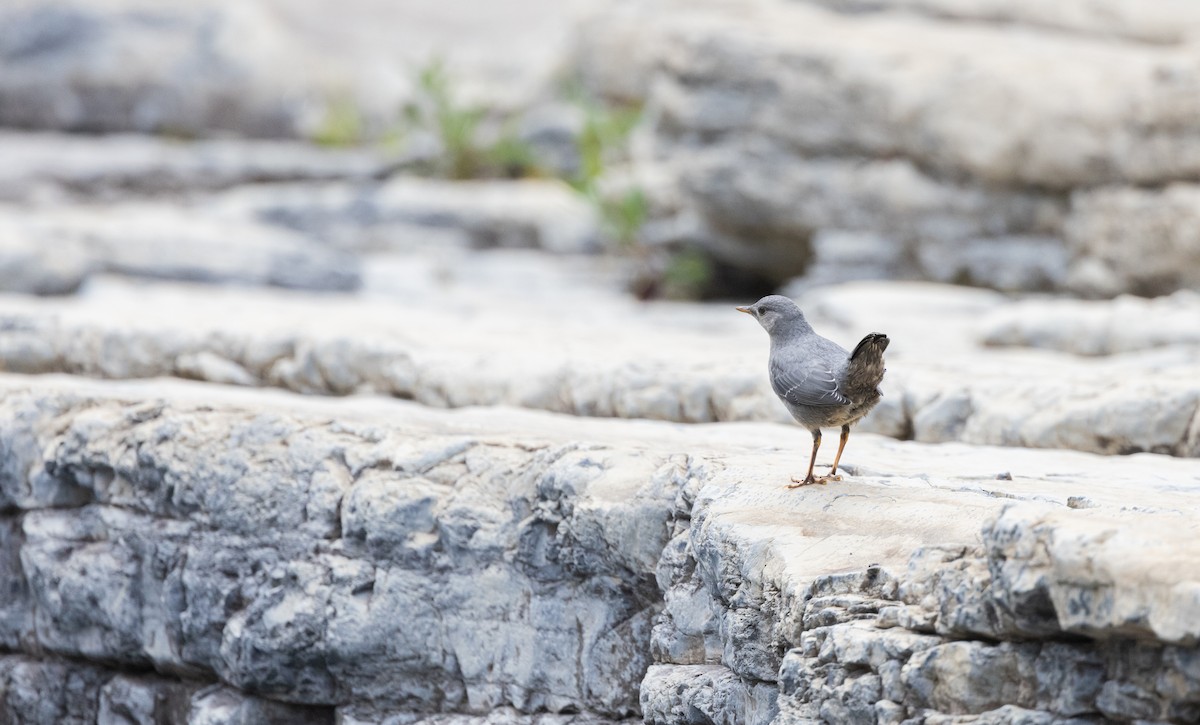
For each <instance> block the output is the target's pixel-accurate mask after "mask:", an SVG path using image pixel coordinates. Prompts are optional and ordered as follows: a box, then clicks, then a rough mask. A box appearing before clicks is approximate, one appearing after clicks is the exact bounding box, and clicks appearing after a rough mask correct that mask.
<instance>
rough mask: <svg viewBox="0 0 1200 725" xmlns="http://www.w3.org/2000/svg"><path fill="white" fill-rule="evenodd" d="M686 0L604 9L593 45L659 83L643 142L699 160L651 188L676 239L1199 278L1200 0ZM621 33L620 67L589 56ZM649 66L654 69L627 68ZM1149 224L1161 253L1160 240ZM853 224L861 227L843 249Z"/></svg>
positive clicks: (1123, 284) (611, 89) (933, 263)
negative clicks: (1198, 42) (1149, 254)
mask: <svg viewBox="0 0 1200 725" xmlns="http://www.w3.org/2000/svg"><path fill="white" fill-rule="evenodd" d="M821 5H824V6H827V7H829V8H834V9H837V10H843V11H846V12H843V13H837V12H829V11H828V10H826V9H824V8H821V7H818V6H821ZM670 7H671V6H670V4H668V6H665V7H664V6H663V5H662V4H655V3H644V4H641V5H638V4H634V5H633V6H632V7H623V8H622V9H620V10H614V11H611V12H609V13H607V14H605V15H602V16H600V17H599V18H598V19H596V20H595V21H593V23H592V24H591V25H589V26H588V33H587V34H586V37H587V39H588V40H587V41H585V44H584V48H583V49H582V50H581V51H580V60H579V63H580V65H581V66H583V68H584V71H585V72H584V77H585V78H587V79H589V82H590V83H592V84H593V87H595V88H596V89H597V90H598V91H599V92H600V93H602V94H607V95H609V96H611V97H614V98H624V97H628V96H629V95H631V94H635V95H637V96H638V97H641V98H645V99H646V102H647V109H648V110H647V117H648V123H647V124H646V126H645V127H644V129H643V130H642V131H641V132H640V137H639V139H638V142H637V144H636V148H637V149H638V154H637V157H636V162H637V163H638V164H639V165H640V166H642V167H649V168H650V169H651V171H650V172H648V174H643V176H646V175H649V176H652V177H654V178H666V179H676V180H678V185H677V186H678V188H668V189H665V190H664V189H662V188H660V187H659V186H657V185H653V184H651V185H648V186H647V187H646V188H647V190H648V191H649V192H650V193H651V195H652V197H654V199H655V201H654V202H653V203H652V204H651V207H652V209H654V210H655V214H654V215H655V217H656V219H655V222H654V227H655V228H656V229H657V228H661V229H668V230H671V233H669V234H667V235H666V238H667V240H668V241H670V242H671V243H674V244H677V245H684V246H700V247H703V248H704V249H706V251H707V252H708V253H709V254H710V255H712V256H714V257H715V258H717V259H719V260H722V261H723V262H724V263H726V264H729V265H733V266H735V267H738V268H744V269H751V270H755V271H757V272H758V273H760V274H763V273H765V274H767V275H768V277H769V278H770V279H776V280H778V279H779V277H783V276H797V275H801V274H803V275H805V279H806V281H807V283H810V284H818V283H821V282H822V281H823V280H824V281H838V280H847V279H862V278H868V277H869V278H897V277H899V278H919V279H934V280H939V281H954V282H960V283H969V284H977V285H984V286H989V287H994V288H997V289H1005V290H1025V291H1029V290H1046V289H1064V288H1065V289H1070V290H1073V291H1077V292H1085V293H1088V294H1092V295H1098V296H1113V295H1116V294H1120V293H1122V292H1134V293H1138V294H1163V293H1168V292H1171V291H1173V290H1175V289H1179V288H1184V287H1188V286H1193V283H1194V281H1192V280H1189V278H1188V276H1187V275H1188V273H1187V271H1186V270H1187V269H1192V268H1195V267H1196V264H1195V263H1194V260H1191V256H1190V254H1191V253H1190V251H1189V250H1192V249H1193V248H1194V245H1190V246H1189V244H1190V242H1189V241H1188V234H1189V232H1188V231H1187V229H1188V227H1187V224H1186V218H1187V214H1186V209H1184V208H1185V207H1187V206H1188V205H1187V203H1186V202H1187V200H1188V198H1187V194H1188V193H1189V192H1188V191H1187V189H1188V188H1190V187H1187V186H1186V185H1184V186H1181V187H1176V186H1173V185H1174V184H1177V183H1178V184H1183V183H1184V182H1190V181H1191V180H1193V179H1194V177H1195V176H1196V174H1197V170H1198V168H1200V166H1198V164H1200V162H1198V159H1200V147H1198V146H1197V145H1196V144H1195V143H1194V139H1191V138H1190V137H1189V135H1188V134H1187V132H1186V130H1185V128H1186V123H1184V122H1183V121H1182V119H1185V118H1189V117H1191V116H1193V115H1194V112H1193V111H1194V107H1195V106H1196V102H1197V98H1198V95H1197V93H1196V92H1195V88H1196V86H1197V83H1196V81H1197V78H1198V76H1197V73H1196V69H1195V67H1194V65H1195V64H1194V63H1193V62H1192V59H1191V51H1190V46H1187V45H1186V44H1185V41H1186V39H1188V38H1190V37H1191V35H1190V34H1191V33H1193V32H1194V29H1195V28H1196V27H1198V26H1197V25H1196V22H1197V14H1196V13H1195V11H1194V10H1192V9H1190V8H1188V7H1185V6H1184V4H1170V5H1169V6H1156V8H1155V10H1154V11H1152V12H1151V11H1147V10H1146V9H1145V8H1144V7H1143V6H1142V5H1138V4H1135V3H1132V2H1125V1H1123V0H1113V1H1112V2H1104V3H1101V4H1096V3H1082V2H1069V3H1063V4H1057V5H1055V6H1054V7H1053V8H1052V9H1046V8H1043V7H1041V6H1040V5H1037V4H1036V3H1028V2H1021V3H1016V4H1011V3H1001V4H997V3H984V4H982V5H980V4H978V3H962V2H957V0H913V1H912V2H909V1H908V0H900V1H898V2H890V1H881V2H874V1H872V0H868V1H867V2H858V1H857V0H853V1H850V2H840V1H838V0H821V1H820V2H815V3H812V2H809V3H805V2H757V3H751V4H729V3H722V2H709V3H704V4H702V6H701V7H699V8H697V7H695V6H694V4H693V6H691V7H689V12H687V13H686V14H685V13H673V12H672V11H671V9H670ZM863 10H898V11H901V12H877V13H870V12H868V13H864V12H861V11H863ZM930 16H934V17H933V18H931V17H930ZM1134 17H1136V18H1137V19H1136V20H1132V18H1134ZM945 18H950V19H953V20H956V21H960V22H948V21H946V20H944V19H945ZM1124 18H1129V19H1130V21H1129V22H1124V21H1123V20H1118V19H1124ZM1030 26H1034V27H1032V28H1031V27H1030ZM1047 28H1057V29H1061V30H1067V31H1070V32H1047V31H1046V29H1047ZM1112 36H1121V37H1128V38H1136V39H1140V40H1146V41H1150V42H1149V43H1138V42H1126V41H1124V40H1122V41H1119V42H1118V41H1115V40H1113V38H1112ZM1014 38H1020V51H1019V52H1015V51H1014V47H1015V46H1014V44H1013V43H1014ZM1158 43H1162V44H1158ZM1167 43H1179V44H1180V45H1167ZM631 47H638V48H639V50H638V52H624V53H617V54H613V53H612V49H624V48H631ZM606 54H607V55H606ZM601 56H605V57H607V58H610V59H613V60H612V67H610V68H608V69H606V70H604V71H592V72H588V68H589V67H590V65H594V64H596V63H597V60H596V59H597V58H599V57H601ZM635 77H636V78H653V82H649V81H646V82H642V83H640V84H631V83H630V82H628V81H626V80H623V79H627V78H635ZM1097 88H1102V89H1104V90H1103V91H1102V92H1097V91H1096V90H1095V89H1097ZM1013 109H1019V111H1014V110H1013ZM1014 113H1015V114H1016V115H1014ZM996 118H1005V119H1007V121H1006V122H1005V123H1000V124H997V123H995V119H996ZM1103 184H1112V185H1129V184H1136V185H1138V186H1139V187H1141V188H1138V189H1134V188H1131V187H1127V186H1116V187H1114V189H1105V188H1100V189H1097V188H1096V187H1097V186H1098V185H1103ZM668 186H669V185H668ZM1164 187H1166V188H1165V190H1164ZM1068 200H1069V201H1068ZM1192 206H1194V204H1193V205H1192ZM667 209H669V210H670V211H666V210H667ZM1131 210H1132V211H1131ZM1181 210H1182V211H1181ZM1176 219H1178V220H1179V221H1180V222H1181V223H1180V224H1176V225H1168V226H1171V229H1170V230H1169V233H1164V234H1156V233H1151V231H1150V230H1151V227H1153V226H1154V225H1158V226H1162V225H1163V224H1165V223H1167V222H1170V221H1171V220H1176ZM1164 220H1165V221H1164ZM1148 225H1149V226H1148ZM1181 230H1182V231H1181ZM1148 233H1150V234H1151V236H1153V237H1154V238H1155V239H1156V241H1155V245H1156V249H1157V250H1158V252H1157V253H1156V255H1155V260H1146V261H1145V262H1144V263H1143V262H1142V261H1140V260H1139V259H1138V257H1139V255H1140V254H1141V253H1142V249H1141V246H1139V245H1138V244H1137V243H1136V239H1137V238H1139V237H1140V236H1145V235H1146V234H1148ZM831 238H832V239H836V240H838V241H840V242H844V241H845V240H847V239H850V240H854V241H855V242H856V244H853V245H852V246H851V247H849V248H839V249H838V250H837V251H836V252H829V251H828V248H829V247H831V245H832V243H831V242H829V240H830V239H831Z"/></svg>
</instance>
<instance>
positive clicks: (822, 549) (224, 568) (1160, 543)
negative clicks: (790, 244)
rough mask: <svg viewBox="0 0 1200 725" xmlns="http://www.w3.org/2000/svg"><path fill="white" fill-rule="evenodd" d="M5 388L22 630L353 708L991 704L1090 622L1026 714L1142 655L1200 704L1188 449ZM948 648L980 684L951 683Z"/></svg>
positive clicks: (1156, 702)
mask: <svg viewBox="0 0 1200 725" xmlns="http://www.w3.org/2000/svg"><path fill="white" fill-rule="evenodd" d="M0 388H2V389H3V392H4V393H5V394H4V402H3V404H2V405H0V445H3V449H4V452H5V465H4V468H3V470H2V471H0V484H2V485H0V492H2V495H3V503H2V505H0V508H2V509H3V511H4V514H3V516H0V519H2V520H3V526H0V535H2V536H3V537H5V540H6V541H7V542H8V543H7V544H6V545H5V547H4V548H3V550H4V551H5V552H7V555H6V557H5V558H4V559H3V561H0V566H3V567H4V569H5V570H6V571H8V572H9V577H8V580H9V581H12V582H15V583H16V584H15V589H14V590H13V591H12V593H11V594H12V596H10V597H8V598H7V599H6V603H5V605H4V607H3V608H2V609H0V625H2V627H0V629H2V635H3V641H4V642H5V646H6V647H7V648H8V649H9V650H10V651H11V650H18V651H27V652H35V651H36V652H49V653H56V654H61V655H66V656H68V657H72V658H77V659H82V660H102V661H103V662H105V663H111V664H110V665H106V666H115V667H116V668H118V669H120V668H125V667H134V668H138V669H145V668H152V669H155V670H158V671H160V672H164V673H179V674H183V675H184V676H185V677H186V678H187V679H188V680H189V681H191V680H195V681H197V682H202V683H203V682H214V681H218V680H219V681H221V682H224V683H227V684H228V685H231V686H233V687H235V688H238V689H241V690H250V691H254V692H256V693H258V694H259V695H260V696H265V697H267V698H268V699H271V700H277V701H284V702H290V703H294V704H297V705H304V706H308V707H314V708H330V707H332V708H336V709H337V711H338V712H339V713H343V714H344V715H346V716H348V717H353V718H355V719H356V721H361V722H378V721H380V720H381V718H383V717H384V716H385V714H386V713H396V712H398V711H405V710H412V709H419V710H427V709H430V708H433V709H438V710H443V711H446V712H480V711H485V710H488V709H491V708H494V707H497V706H501V705H508V706H511V707H514V708H516V709H517V710H518V711H521V712H536V711H540V710H550V711H559V710H562V709H576V710H580V711H583V712H586V713H592V714H593V715H595V716H596V717H600V718H614V717H617V718H620V717H623V716H625V715H628V714H635V713H638V712H642V713H651V712H654V713H660V714H661V715H656V716H655V718H654V720H655V721H656V722H658V721H661V722H678V721H679V720H678V719H676V716H674V715H671V713H676V714H678V713H680V712H688V710H687V707H688V706H689V705H690V706H692V707H696V708H698V709H699V710H700V711H701V712H706V713H708V715H709V717H711V718H715V719H714V721H729V722H732V721H733V720H729V719H724V720H723V719H722V717H723V716H722V717H718V715H719V713H720V712H726V713H727V715H728V713H729V712H731V711H729V710H728V708H729V707H730V703H753V707H752V708H750V709H749V710H745V711H744V712H752V713H757V715H754V717H753V718H751V719H752V720H753V721H755V722H766V721H767V720H769V719H770V718H771V717H772V716H774V715H776V714H779V715H781V716H786V717H790V718H795V719H798V720H797V721H805V719H806V718H815V717H818V716H817V715H814V713H819V712H821V708H823V707H825V708H827V709H828V708H834V707H838V706H844V707H851V708H860V707H868V706H869V707H871V708H875V707H876V706H878V705H879V703H881V702H884V701H886V702H889V703H892V704H893V705H895V706H896V707H899V708H901V709H902V710H903V712H905V713H908V714H909V715H914V714H923V715H925V716H930V717H932V716H933V715H936V714H937V713H982V712H984V711H986V710H990V709H993V706H994V707H999V705H1000V704H1004V703H1003V702H1001V703H999V704H994V703H995V701H994V699H989V697H990V696H989V695H988V692H989V691H988V690H982V689H980V688H983V687H984V683H985V682H988V681H990V680H989V679H988V678H999V679H1000V680H1002V681H1003V683H1004V686H1005V687H1011V688H1017V689H1018V690H1019V689H1020V688H1021V687H1025V686H1026V685H1023V684H1022V683H1029V682H1033V681H1034V680H1032V679H1029V678H1035V677H1040V676H1041V675H1037V676H1035V675H1034V674H1032V670H1028V669H1024V668H1027V667H1029V666H1032V665H1029V664H1028V663H1029V662H1031V660H1029V657H1035V656H1036V652H1032V651H1031V652H1027V651H1026V650H1027V649H1028V647H1026V648H1025V649H1021V647H1024V646H1025V645H1017V644H1007V643H1009V642H1010V641H1011V642H1014V643H1015V642H1030V641H1033V642H1041V641H1043V640H1045V641H1046V642H1058V641H1061V639H1062V638H1063V637H1064V636H1065V635H1068V634H1069V635H1073V636H1076V637H1079V638H1082V639H1077V640H1072V642H1073V644H1071V646H1070V647H1069V648H1068V649H1067V650H1064V651H1063V652H1062V653H1059V654H1057V655H1055V657H1056V658H1057V659H1052V660H1047V662H1048V663H1049V664H1047V665H1046V666H1047V667H1050V668H1051V669H1050V670H1048V671H1050V672H1060V671H1061V672H1066V671H1067V670H1066V669H1063V668H1069V667H1071V666H1076V665H1077V664H1078V663H1079V662H1085V663H1092V662H1096V663H1098V664H1096V665H1095V667H1096V668H1098V669H1097V670H1096V671H1097V672H1098V673H1099V674H1098V676H1099V678H1100V679H1099V680H1098V681H1096V682H1095V685H1094V686H1093V685H1092V684H1090V683H1091V682H1092V680H1087V681H1086V682H1085V681H1078V682H1076V681H1072V682H1074V684H1070V685H1069V691H1070V697H1073V698H1075V699H1074V700H1070V698H1068V697H1067V696H1066V695H1063V696H1062V697H1059V698H1058V699H1054V698H1040V696H1030V697H1028V698H1024V699H1021V700H1020V704H1021V706H1022V707H1025V708H1027V709H1030V710H1031V712H1038V713H1049V714H1051V715H1056V716H1060V715H1066V714H1070V713H1071V712H1074V711H1078V710H1079V709H1080V708H1091V709H1090V710H1088V711H1096V709H1097V708H1100V709H1101V711H1103V712H1106V713H1114V714H1115V715H1119V714H1120V713H1127V712H1131V710H1130V709H1129V708H1130V707H1132V705H1130V704H1128V702H1127V701H1126V700H1121V699H1117V698H1118V695H1119V694H1120V693H1125V692H1130V691H1137V692H1141V691H1142V690H1144V688H1145V687H1146V683H1145V682H1143V679H1144V678H1143V679H1139V678H1140V677H1141V676H1140V675H1137V674H1131V673H1130V672H1129V671H1127V670H1121V669H1120V667H1121V665H1120V663H1121V662H1127V661H1128V657H1129V656H1130V655H1128V654H1126V655H1119V654H1118V653H1119V652H1123V651H1126V650H1128V649H1129V648H1130V647H1135V648H1139V647H1140V648H1141V649H1140V650H1139V651H1141V652H1143V654H1142V655H1138V656H1141V657H1145V658H1151V659H1154V661H1155V662H1159V663H1162V665H1161V666H1163V667H1166V668H1167V669H1168V671H1170V672H1171V673H1173V674H1172V677H1175V678H1177V679H1176V680H1172V682H1175V683H1176V684H1175V685H1172V687H1173V688H1174V689H1172V690H1160V691H1157V692H1155V693H1154V694H1152V695H1150V696H1149V698H1150V699H1149V700H1148V701H1145V702H1144V703H1143V704H1145V705H1146V707H1150V708H1152V709H1153V712H1154V713H1155V714H1156V717H1159V718H1161V719H1174V720H1178V721H1180V722H1182V721H1185V720H1179V718H1180V717H1183V715H1182V714H1181V713H1184V714H1186V713H1187V712H1191V711H1190V710H1188V709H1187V708H1188V707H1191V705H1189V703H1192V702H1194V694H1193V693H1196V692H1200V689H1196V688H1197V685H1196V684H1195V683H1196V680H1195V678H1194V676H1193V675H1191V674H1188V673H1190V672H1193V670H1192V669H1191V667H1192V664H1191V663H1192V662H1193V659H1194V658H1196V657H1197V655H1196V649H1195V643H1196V642H1197V641H1198V640H1200V630H1198V629H1197V627H1196V622H1198V621H1200V616H1198V615H1200V612H1195V611H1193V609H1194V608H1195V606H1196V603H1195V602H1196V600H1195V598H1194V597H1193V596H1192V594H1191V593H1192V592H1194V591H1195V588H1196V587H1197V586H1200V583H1198V582H1200V571H1197V570H1195V561H1196V560H1197V557H1196V556H1195V554H1194V552H1193V551H1192V549H1193V548H1194V540H1195V531H1196V529H1197V527H1198V526H1200V521H1198V520H1197V518H1196V514H1195V511H1196V507H1195V502H1196V496H1197V493H1200V473H1197V471H1196V470H1195V467H1194V466H1193V465H1191V464H1190V463H1189V462H1187V461H1181V460H1178V459H1172V458H1165V457H1161V456H1153V455H1139V456H1128V457H1121V458H1104V457H1099V456H1094V455H1090V454H1085V453H1072V452H1062V451H1034V450H1014V449H1006V448H989V447H978V446H967V445H961V444H944V445H926V444H920V443H914V442H902V441H895V440H891V439H888V438H882V437H877V436H871V435H860V436H856V437H855V438H854V441H853V444H852V447H851V448H850V449H849V450H848V453H847V456H846V467H845V480H842V481H840V482H834V483H830V484H828V485H825V486H810V487H804V488H800V489H788V488H786V486H785V484H786V483H787V482H788V477H789V476H790V474H791V473H793V472H794V471H796V470H797V469H798V467H799V466H802V465H803V461H802V460H800V459H801V458H802V456H801V455H800V454H799V453H798V452H797V451H798V449H800V450H802V449H803V448H805V447H806V446H805V445H804V443H805V441H804V439H805V438H806V434H805V433H803V432H802V431H798V430H796V429H795V428H794V427H789V426H779V425H773V424H759V423H744V424H719V425H702V426H680V425H676V424H670V423H656V422H651V421H636V420H634V421H617V420H601V419H587V418H572V417H562V416H557V415H552V414H547V413H538V412H533V411H519V410H513V409H506V408H486V409H466V410H460V411H438V410H432V409H428V408H424V407H420V406H416V405H413V404H410V403H404V402H400V401H389V400H386V399H380V398H351V399H339V400H331V399H329V398H319V397H298V396H294V395H290V394H287V393H283V392H272V391H258V390H247V389H239V388H229V387H222V386H215V385H212V384H196V383H186V382H181V381H161V380H155V381H144V382H107V383H99V382H91V381H86V380H81V379H78V378H60V377H55V376H43V377H35V378H26V377H21V376H3V378H0ZM514 431H519V433H515V432H514ZM823 460H824V459H823ZM1146 557H1149V558H1148V559H1147V558H1146ZM566 612H571V613H572V614H571V615H570V618H569V619H568V620H566V621H573V622H574V624H570V625H569V626H567V627H566V628H565V629H564V628H563V626H562V623H563V621H564V619H563V617H564V615H565V613H566ZM964 638H965V641H966V644H967V645H969V646H968V648H967V649H965V650H963V651H961V652H959V650H958V649H955V648H956V647H957V648H962V647H963V646H964V644H963V641H964ZM955 642H957V643H958V644H955ZM997 642H1000V644H996V643H997ZM1045 646H1051V644H1047V645H1045ZM1005 647H1007V648H1008V649H1005ZM864 648H865V649H864ZM946 648H949V649H946ZM998 648H999V649H998ZM1014 648H1015V649H1014ZM1122 648H1124V649H1122ZM935 655H936V657H935ZM954 658H958V659H954ZM964 658H965V659H964ZM1105 658H1107V659H1105ZM889 662H891V663H894V664H888V663H889ZM952 662H963V663H966V664H965V665H964V666H970V667H973V668H977V669H978V672H979V674H978V678H977V679H972V680H968V681H967V683H966V685H964V687H965V689H962V688H959V689H945V688H946V687H948V685H937V684H936V682H937V680H936V678H937V677H939V675H938V674H937V673H938V672H940V671H942V670H940V669H938V668H942V667H951V666H957V665H952V664H950V663H952ZM1005 662H1007V663H1009V664H1002V663H1005ZM1105 662H1109V664H1105ZM856 663H857V664H856ZM996 663H1001V664H996ZM1072 663H1076V664H1075V665H1072ZM651 664H654V665H655V666H654V667H653V668H651ZM697 665H703V666H705V667H707V668H708V669H707V670H705V671H704V672H699V671H697V670H694V668H695V667H696V666H697ZM1088 666H1089V667H1091V666H1092V665H1090V664H1089V665H1088ZM674 667H681V668H685V669H683V670H680V671H679V672H673V671H672V668H674ZM997 667H999V668H1000V669H997ZM547 668H552V669H547ZM687 668H693V669H687ZM814 668H816V669H814ZM838 668H841V669H840V670H839V669H838ZM847 668H850V672H851V674H849V675H845V674H843V675H838V676H834V675H836V673H837V672H843V673H845V672H847V671H848V670H847ZM906 668H907V669H906ZM1004 668H1008V669H1004ZM973 671H974V670H973ZM820 672H826V673H833V675H831V676H830V677H829V678H822V677H821V676H820V675H819V673H820ZM643 677H645V679H644V680H643ZM838 677H842V678H843V679H842V680H841V681H842V682H843V683H850V682H851V681H852V680H853V681H854V682H857V684H856V685H854V687H853V688H849V689H844V690H839V689H837V688H838V687H840V685H836V684H833V683H837V682H838V681H839V680H838ZM862 677H867V678H868V679H867V680H866V681H863V682H858V680H859V679H861V678H862ZM871 677H874V678H875V679H870V678H871ZM884 678H891V679H888V680H886V682H887V686H888V687H889V688H891V689H890V690H888V691H887V692H886V693H885V692H884V691H883V690H881V689H880V688H881V687H883V685H882V684H880V683H883V682H884V681H885V680H884ZM931 678H935V679H931ZM823 682H824V683H826V684H821V683H823ZM930 682H934V683H935V684H933V685H929V684H927V683H930ZM806 683H807V684H806ZM872 683H874V684H872ZM923 683H925V684H923ZM1189 683H1190V684H1189ZM639 687H640V692H641V695H640V698H641V699H640V702H638V701H631V700H630V699H629V696H630V693H637V692H638V689H639ZM931 687H932V689H930V688H931ZM939 687H940V688H941V689H938V688H939ZM1064 687H1067V686H1066V685H1064ZM663 688H666V689H663ZM1139 688H1140V689H1139ZM1189 688H1191V689H1189ZM851 690H852V692H851ZM1014 691H1016V690H1014ZM680 698H683V699H682V700H681V699H680ZM893 698H896V699H893ZM1064 698H1065V699H1064ZM1144 699H1145V698H1143V700H1144ZM1068 700H1069V701H1068ZM1139 702H1142V700H1139ZM705 703H708V705H706V704H705ZM1081 703H1082V704H1081ZM1123 703H1124V704H1123ZM881 707H883V708H884V709H887V708H888V707H889V706H888V705H886V704H885V705H882V706H881ZM680 708H682V709H680ZM713 708H716V709H713ZM721 708H725V709H724V710H722V709H721ZM1181 708H1182V709H1181ZM735 709H736V708H735ZM739 712H743V711H741V710H739ZM662 713H665V714H662Z"/></svg>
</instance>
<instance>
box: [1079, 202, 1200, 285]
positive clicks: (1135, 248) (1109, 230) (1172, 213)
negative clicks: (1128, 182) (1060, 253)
mask: <svg viewBox="0 0 1200 725" xmlns="http://www.w3.org/2000/svg"><path fill="white" fill-rule="evenodd" d="M1198 200H1200V186H1197V185H1195V184H1172V185H1170V186H1167V187H1166V188H1165V189H1162V190H1152V191H1147V190H1141V189H1133V188H1124V187H1115V188H1107V189H1097V190H1094V191H1080V192H1076V193H1075V194H1074V195H1073V197H1072V201H1071V215H1070V217H1069V218H1068V222H1067V225H1066V237H1067V241H1068V243H1069V244H1070V249H1071V256H1072V265H1073V273H1072V277H1071V285H1072V287H1074V289H1076V290H1077V291H1079V292H1082V293H1084V294H1090V295H1093V296H1106V297H1107V296H1112V295H1114V294H1116V293H1118V292H1124V291H1128V292H1132V293H1134V294H1138V295H1143V296H1154V295H1161V294H1168V293H1170V292H1173V291H1175V290H1177V289H1195V288H1196V287H1198V286H1200V273H1197V272H1196V270H1197V269H1198V268H1200V215H1198V214H1197V212H1196V203H1197V201H1198Z"/></svg>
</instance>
